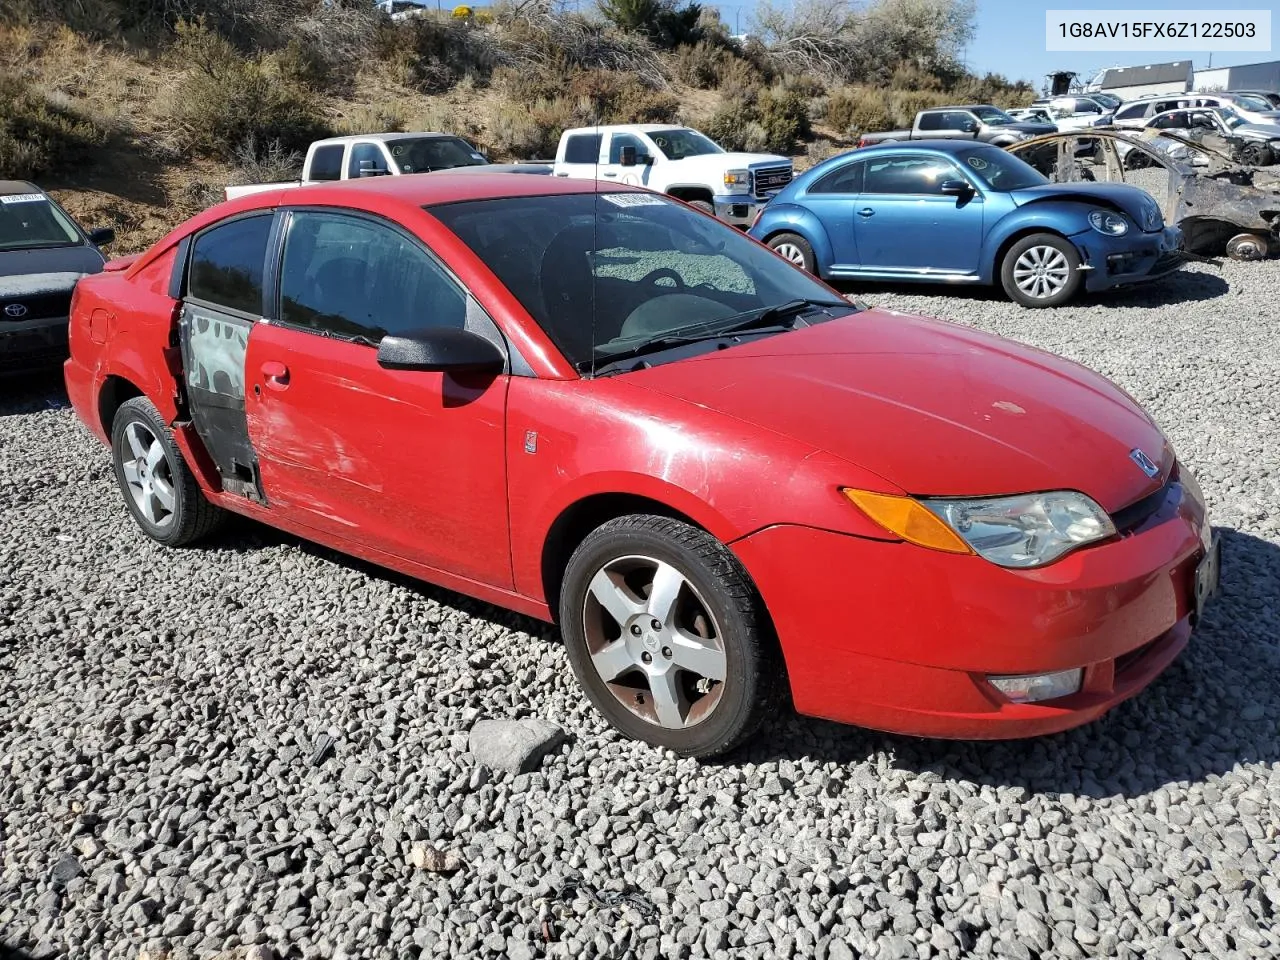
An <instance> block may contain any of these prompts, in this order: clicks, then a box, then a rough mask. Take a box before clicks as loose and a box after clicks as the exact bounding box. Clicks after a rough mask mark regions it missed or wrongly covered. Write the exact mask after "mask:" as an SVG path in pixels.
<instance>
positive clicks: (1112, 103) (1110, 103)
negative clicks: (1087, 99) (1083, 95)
mask: <svg viewBox="0 0 1280 960" xmlns="http://www.w3.org/2000/svg"><path fill="white" fill-rule="evenodd" d="M1093 99H1094V100H1097V101H1098V102H1099V103H1101V104H1102V105H1103V106H1105V107H1109V108H1110V109H1112V110H1114V109H1115V108H1116V107H1118V106H1120V104H1122V103H1124V101H1123V100H1121V99H1120V98H1119V97H1113V96H1111V95H1110V94H1104V93H1095V94H1094V95H1093Z"/></svg>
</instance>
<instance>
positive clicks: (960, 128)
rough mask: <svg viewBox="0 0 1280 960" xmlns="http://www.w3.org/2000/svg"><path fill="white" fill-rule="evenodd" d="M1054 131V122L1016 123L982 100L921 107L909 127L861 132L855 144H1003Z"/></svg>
mask: <svg viewBox="0 0 1280 960" xmlns="http://www.w3.org/2000/svg"><path fill="white" fill-rule="evenodd" d="M1057 130H1058V126H1057V124H1056V123H1023V122H1019V121H1017V120H1015V119H1014V118H1013V117H1011V116H1009V114H1007V113H1005V112H1004V111H1003V110H1001V109H1000V108H999V107H993V106H991V105H990V104H989V103H984V104H977V105H975V106H967V107H938V108H936V109H932V110H921V111H920V112H919V113H917V114H916V119H915V122H914V123H912V125H911V129H910V130H889V131H886V132H884V133H864V134H863V135H862V136H861V137H859V138H858V147H859V148H862V147H871V146H875V145H876V144H879V143H890V142H894V141H899V140H977V141H978V142H979V143H994V144H995V145H996V146H998V147H1003V146H1005V145H1006V144H1010V143H1016V142H1017V141H1019V140H1023V139H1026V138H1027V137H1038V136H1041V135H1042V134H1046V133H1056V132H1057Z"/></svg>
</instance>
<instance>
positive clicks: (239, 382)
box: [187, 307, 252, 400]
mask: <svg viewBox="0 0 1280 960" xmlns="http://www.w3.org/2000/svg"><path fill="white" fill-rule="evenodd" d="M187 310H188V311H189V314H190V325H189V331H190V333H189V349H190V355H189V362H188V364H187V386H189V387H195V388H197V389H199V390H206V391H208V392H209V393H216V394H219V395H220V396H224V397H234V398H236V399H239V400H243V399H244V354H245V350H247V349H248V347H249V331H250V329H252V324H251V323H249V322H248V321H246V320H232V319H227V318H223V317H219V316H216V315H214V314H210V313H205V312H203V311H201V310H199V309H198V308H195V307H188V308H187Z"/></svg>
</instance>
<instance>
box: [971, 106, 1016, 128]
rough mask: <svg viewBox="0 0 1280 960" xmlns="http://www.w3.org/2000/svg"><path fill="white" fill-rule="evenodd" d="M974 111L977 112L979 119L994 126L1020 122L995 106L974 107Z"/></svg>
mask: <svg viewBox="0 0 1280 960" xmlns="http://www.w3.org/2000/svg"><path fill="white" fill-rule="evenodd" d="M973 112H974V113H975V114H977V116H978V119H979V120H981V121H982V122H983V123H985V124H989V125H990V126H993V127H1003V126H1004V125H1005V124H1006V123H1017V122H1018V121H1016V120H1014V119H1013V117H1011V116H1009V115H1008V114H1007V113H1005V112H1004V111H1003V110H997V109H996V108H995V107H974V108H973Z"/></svg>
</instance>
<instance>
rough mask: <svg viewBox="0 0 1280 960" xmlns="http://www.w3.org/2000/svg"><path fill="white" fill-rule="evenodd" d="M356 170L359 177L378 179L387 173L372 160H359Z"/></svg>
mask: <svg viewBox="0 0 1280 960" xmlns="http://www.w3.org/2000/svg"><path fill="white" fill-rule="evenodd" d="M357 170H358V172H359V175H360V176H361V177H380V176H382V175H383V174H385V173H386V172H387V171H386V170H383V169H382V168H381V167H379V166H378V165H377V164H376V163H375V162H374V161H373V160H361V161H360V165H359V167H357Z"/></svg>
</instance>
